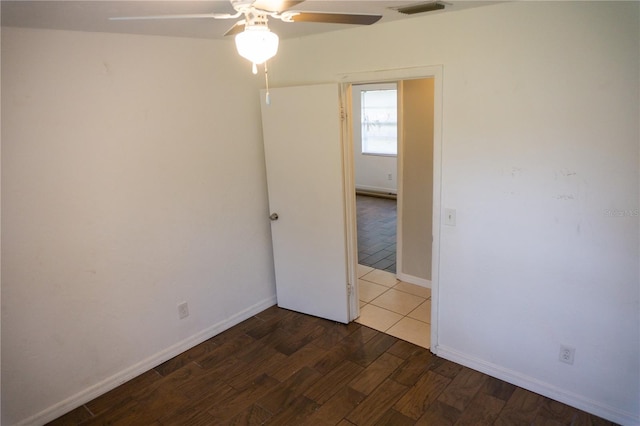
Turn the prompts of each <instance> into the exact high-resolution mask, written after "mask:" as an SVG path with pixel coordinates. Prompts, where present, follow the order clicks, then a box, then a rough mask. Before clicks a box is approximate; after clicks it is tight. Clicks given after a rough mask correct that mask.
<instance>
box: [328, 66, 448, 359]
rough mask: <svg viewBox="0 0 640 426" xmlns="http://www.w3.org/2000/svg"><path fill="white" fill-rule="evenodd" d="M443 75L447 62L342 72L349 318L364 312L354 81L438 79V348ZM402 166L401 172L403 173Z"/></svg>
mask: <svg viewBox="0 0 640 426" xmlns="http://www.w3.org/2000/svg"><path fill="white" fill-rule="evenodd" d="M442 75H443V66H442V65H434V66H426V67H415V68H401V69H391V70H381V71H369V72H359V73H350V74H341V75H339V76H338V82H339V83H340V99H341V102H340V108H341V115H342V117H343V120H342V137H343V141H344V143H343V149H344V155H343V158H344V172H343V173H344V181H345V206H346V209H345V210H346V211H345V215H346V217H345V223H346V228H347V229H346V235H347V242H346V243H347V263H348V264H347V273H348V277H349V283H350V293H349V297H350V299H349V320H350V321H353V320H354V319H356V318H357V317H358V316H359V315H360V301H359V297H358V286H357V282H358V277H357V265H358V248H357V247H358V241H357V234H356V230H357V225H356V210H355V209H356V207H355V205H356V201H355V200H356V197H355V181H354V180H355V178H354V163H353V135H352V129H351V126H349V124H350V120H347V119H346V117H347V114H349V113H350V111H351V86H352V85H354V84H367V83H384V82H397V81H401V80H413V79H422V78H433V79H434V97H433V102H434V110H433V111H434V117H433V118H434V121H433V123H434V124H433V223H432V234H433V245H432V257H431V265H432V272H431V345H430V346H431V351H432V352H436V348H437V346H438V300H439V297H438V296H439V283H440V280H439V273H440V268H439V266H440V216H441V214H440V212H441V210H442V208H441V193H442V86H443V83H442ZM400 172H401V171H400V170H398V175H399V174H400Z"/></svg>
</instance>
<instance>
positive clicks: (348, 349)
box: [50, 307, 612, 426]
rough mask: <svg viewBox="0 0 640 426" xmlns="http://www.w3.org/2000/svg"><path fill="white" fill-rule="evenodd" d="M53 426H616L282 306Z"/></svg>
mask: <svg viewBox="0 0 640 426" xmlns="http://www.w3.org/2000/svg"><path fill="white" fill-rule="evenodd" d="M50 424H51V425H76V424H82V425H104V424H110V425H111V424H113V425H224V424H229V425H232V424H235V425H254V424H273V425H394V426H396V425H397V426H402V425H438V426H439V425H453V424H456V425H548V426H552V425H611V424H612V423H610V422H607V421H605V420H602V419H600V418H597V417H595V416H592V415H590V414H587V413H585V412H583V411H580V410H577V409H575V408H571V407H569V406H567V405H564V404H561V403H558V402H555V401H553V400H551V399H548V398H546V397H543V396H540V395H537V394H534V393H532V392H529V391H526V390H524V389H521V388H518V387H516V386H513V385H511V384H508V383H506V382H503V381H501V380H497V379H494V378H492V377H489V376H487V375H485V374H482V373H479V372H477V371H474V370H471V369H469V368H466V367H463V366H461V365H458V364H455V363H452V362H450V361H447V360H444V359H442V358H438V357H436V356H434V355H433V354H431V353H430V352H429V351H428V350H427V349H423V348H421V347H418V346H415V345H413V344H410V343H407V342H404V341H402V340H399V339H396V338H395V337H392V336H389V335H386V334H384V333H381V332H378V331H375V330H373V329H370V328H367V327H364V326H361V325H359V324H356V323H351V324H349V325H342V324H336V323H333V322H331V321H327V320H322V319H319V318H315V317H310V316H307V315H302V314H298V313H295V312H291V311H287V310H284V309H280V308H277V307H272V308H269V309H267V310H265V311H264V312H262V313H260V314H258V315H256V316H254V317H252V318H250V319H248V320H246V321H244V322H242V323H241V324H238V325H237V326H235V327H233V328H231V329H229V330H227V331H225V332H224V333H222V334H220V335H218V336H215V337H213V338H211V339H209V340H207V341H206V342H204V343H202V344H200V345H198V346H196V347H194V348H192V349H190V350H188V351H187V352H184V353H183V354H181V355H179V356H177V357H175V358H173V359H171V360H169V361H167V362H165V363H164V364H161V365H159V366H157V367H156V368H154V369H152V370H150V371H148V372H146V373H144V374H142V375H140V376H138V377H137V378H135V379H133V380H131V381H129V382H127V383H125V384H123V385H121V386H120V387H118V388H116V389H114V390H112V391H111V392H108V393H106V394H105V395H102V396H100V397H98V398H96V399H94V400H93V401H91V402H88V403H87V404H85V405H84V406H82V407H79V408H77V409H75V410H73V411H71V412H70V413H68V414H66V415H65V416H62V417H60V418H59V419H57V420H55V421H53V422H51V423H50Z"/></svg>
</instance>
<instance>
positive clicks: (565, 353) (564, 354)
mask: <svg viewBox="0 0 640 426" xmlns="http://www.w3.org/2000/svg"><path fill="white" fill-rule="evenodd" d="M575 355H576V348H572V347H569V346H565V345H560V356H559V359H560V362H564V363H566V364H571V365H572V364H573V358H574V357H575Z"/></svg>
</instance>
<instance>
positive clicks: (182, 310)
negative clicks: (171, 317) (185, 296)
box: [178, 302, 189, 319]
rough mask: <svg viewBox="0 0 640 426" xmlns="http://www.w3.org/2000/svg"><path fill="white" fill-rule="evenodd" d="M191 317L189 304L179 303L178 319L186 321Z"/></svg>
mask: <svg viewBox="0 0 640 426" xmlns="http://www.w3.org/2000/svg"><path fill="white" fill-rule="evenodd" d="M188 316H189V305H188V304H187V302H182V303H178V318H180V319H185V318H186V317H188Z"/></svg>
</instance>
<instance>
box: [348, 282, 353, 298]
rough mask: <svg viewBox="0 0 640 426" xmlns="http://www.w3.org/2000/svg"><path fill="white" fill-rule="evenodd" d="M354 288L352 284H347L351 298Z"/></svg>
mask: <svg viewBox="0 0 640 426" xmlns="http://www.w3.org/2000/svg"><path fill="white" fill-rule="evenodd" d="M352 288H353V286H352V285H351V284H347V296H351V291H352Z"/></svg>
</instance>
